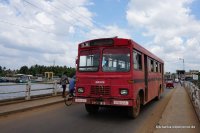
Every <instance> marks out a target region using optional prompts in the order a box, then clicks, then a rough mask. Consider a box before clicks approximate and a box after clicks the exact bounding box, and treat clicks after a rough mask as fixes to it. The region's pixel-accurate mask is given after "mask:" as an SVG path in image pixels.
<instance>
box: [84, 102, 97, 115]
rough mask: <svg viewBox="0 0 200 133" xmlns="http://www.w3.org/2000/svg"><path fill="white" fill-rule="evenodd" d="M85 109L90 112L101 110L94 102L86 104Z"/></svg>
mask: <svg viewBox="0 0 200 133" xmlns="http://www.w3.org/2000/svg"><path fill="white" fill-rule="evenodd" d="M85 109H86V111H87V112H88V113H89V114H95V113H97V112H98V110H99V106H98V105H92V104H85Z"/></svg>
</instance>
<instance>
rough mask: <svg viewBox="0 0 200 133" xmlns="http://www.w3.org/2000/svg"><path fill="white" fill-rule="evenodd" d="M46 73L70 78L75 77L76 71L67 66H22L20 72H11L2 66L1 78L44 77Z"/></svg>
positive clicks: (0, 67) (0, 69)
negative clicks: (15, 76) (64, 75)
mask: <svg viewBox="0 0 200 133" xmlns="http://www.w3.org/2000/svg"><path fill="white" fill-rule="evenodd" d="M45 72H53V73H54V75H55V76H59V77H61V76H62V74H64V73H66V74H67V76H68V77H73V75H75V73H76V69H75V68H72V67H67V66H44V65H37V64H36V65H33V66H31V67H28V66H22V67H21V68H20V69H19V70H10V69H6V68H5V67H2V66H0V76H8V75H9V76H10V75H14V74H19V73H20V74H30V75H33V76H37V75H44V73H45Z"/></svg>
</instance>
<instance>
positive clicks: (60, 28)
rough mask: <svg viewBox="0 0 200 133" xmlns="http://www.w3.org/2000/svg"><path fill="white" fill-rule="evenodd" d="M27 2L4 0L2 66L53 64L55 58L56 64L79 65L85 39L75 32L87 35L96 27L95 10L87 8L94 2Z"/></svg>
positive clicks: (0, 45) (0, 7) (0, 21)
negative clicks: (78, 55) (94, 22)
mask: <svg viewBox="0 0 200 133" xmlns="http://www.w3.org/2000/svg"><path fill="white" fill-rule="evenodd" d="M26 1H27V2H26ZM26 1H23V0H12V1H9V2H8V3H7V2H6V3H5V2H0V11H1V12H0V53H1V54H0V59H1V60H0V64H1V66H6V67H8V68H12V69H17V68H19V67H20V66H23V65H28V66H30V65H34V64H40V65H53V62H54V60H55V62H56V65H66V66H72V67H75V63H74V62H75V58H76V56H77V49H78V46H77V44H78V42H80V39H81V38H76V36H75V34H77V32H79V33H80V34H84V33H85V32H86V31H88V30H89V29H88V28H85V27H88V25H89V26H90V27H92V26H93V22H92V16H93V15H92V12H90V11H89V10H88V9H87V6H90V5H92V2H90V0H77V1H76V2H73V1H72V0H67V1H66V0H59V1H56V0H51V1H34V0H26ZM62 3H64V4H62ZM63 10H64V11H63ZM80 16H81V17H80ZM70 17H71V18H72V19H69V18H70ZM67 18H68V19H67ZM78 20H80V21H78ZM86 25H87V26H86ZM77 29H78V30H77ZM80 31H83V32H80ZM79 36H82V35H79ZM11 60H12V61H11Z"/></svg>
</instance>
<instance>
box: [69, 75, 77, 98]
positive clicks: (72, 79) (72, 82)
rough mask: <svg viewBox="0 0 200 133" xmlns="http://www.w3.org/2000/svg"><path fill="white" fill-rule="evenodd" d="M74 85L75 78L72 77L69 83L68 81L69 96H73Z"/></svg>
mask: <svg viewBox="0 0 200 133" xmlns="http://www.w3.org/2000/svg"><path fill="white" fill-rule="evenodd" d="M75 84H76V76H75V75H74V76H73V77H72V78H71V79H70V81H69V93H70V95H71V96H74V94H73V93H74V90H75Z"/></svg>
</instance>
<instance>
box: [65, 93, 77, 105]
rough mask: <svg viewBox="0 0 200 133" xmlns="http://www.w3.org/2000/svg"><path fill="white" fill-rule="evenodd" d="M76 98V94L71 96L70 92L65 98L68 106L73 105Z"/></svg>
mask: <svg viewBox="0 0 200 133" xmlns="http://www.w3.org/2000/svg"><path fill="white" fill-rule="evenodd" d="M74 96H75V92H73V95H71V93H70V92H68V93H67V95H66V96H65V98H64V102H65V105H66V106H70V105H72V103H73V101H74Z"/></svg>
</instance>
